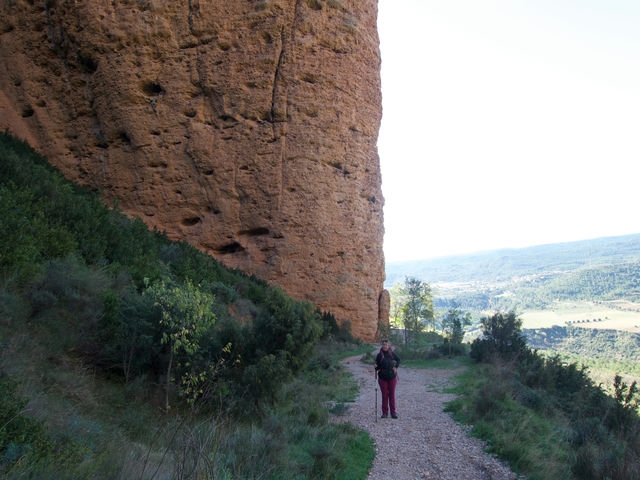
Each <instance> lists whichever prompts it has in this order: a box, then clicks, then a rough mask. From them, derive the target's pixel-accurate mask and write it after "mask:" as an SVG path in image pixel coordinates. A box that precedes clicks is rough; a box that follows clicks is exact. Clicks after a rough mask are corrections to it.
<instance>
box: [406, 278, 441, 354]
mask: <svg viewBox="0 0 640 480" xmlns="http://www.w3.org/2000/svg"><path fill="white" fill-rule="evenodd" d="M401 293H402V295H403V300H404V303H403V304H402V306H401V307H400V312H401V318H402V324H403V326H404V330H405V344H409V343H412V342H414V341H415V340H416V338H417V335H418V334H419V333H420V332H422V331H423V330H424V329H425V328H426V327H427V326H429V325H430V326H431V328H432V329H435V320H434V315H433V298H432V296H431V287H430V286H429V284H428V283H427V282H423V281H421V280H419V279H417V278H412V277H407V278H405V282H404V286H403V288H402V290H401Z"/></svg>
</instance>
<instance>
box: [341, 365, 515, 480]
mask: <svg viewBox="0 0 640 480" xmlns="http://www.w3.org/2000/svg"><path fill="white" fill-rule="evenodd" d="M343 364H344V365H345V366H346V368H347V370H348V371H349V372H350V373H351V374H352V375H353V376H354V378H355V380H356V381H357V382H358V385H359V387H360V395H359V397H358V399H357V400H356V401H355V402H354V403H353V404H350V405H349V409H348V410H347V413H346V414H345V415H343V416H340V417H337V421H347V422H351V423H353V424H354V425H355V426H357V427H358V428H361V429H363V430H366V431H367V432H369V434H370V435H371V437H372V438H373V440H374V442H375V444H376V457H375V460H374V462H373V466H372V469H371V471H370V473H369V477H368V478H369V480H386V479H390V478H393V479H399V480H400V479H401V480H416V479H430V480H515V479H516V478H518V477H517V476H516V475H515V474H514V473H513V472H511V470H510V469H509V468H508V467H507V466H506V465H504V464H503V463H501V462H500V461H499V460H498V459H496V458H495V457H494V456H492V455H490V454H488V453H486V451H485V446H486V445H485V444H484V442H482V441H480V440H478V439H476V438H473V437H470V436H469V435H468V431H467V429H465V428H464V427H463V426H461V425H460V424H458V423H456V422H455V421H454V420H453V419H452V418H451V416H450V415H449V414H447V413H446V412H444V405H445V403H446V402H448V401H451V400H453V399H454V398H455V395H452V394H446V393H443V390H444V389H446V388H447V387H448V386H449V385H450V384H451V381H452V377H453V376H454V375H455V374H456V372H455V371H452V370H443V369H436V368H427V369H411V368H404V367H402V366H401V367H400V368H399V370H398V378H399V379H398V386H397V390H396V406H397V410H398V417H399V418H398V419H390V418H387V419H381V418H380V414H381V412H380V402H381V399H380V392H379V390H376V387H377V383H376V380H375V377H374V370H373V366H372V365H367V364H364V363H362V362H361V361H360V357H359V356H358V357H351V358H348V359H346V360H344V361H343ZM376 395H377V402H376ZM376 403H377V406H378V409H377V410H378V411H376V409H375V407H376Z"/></svg>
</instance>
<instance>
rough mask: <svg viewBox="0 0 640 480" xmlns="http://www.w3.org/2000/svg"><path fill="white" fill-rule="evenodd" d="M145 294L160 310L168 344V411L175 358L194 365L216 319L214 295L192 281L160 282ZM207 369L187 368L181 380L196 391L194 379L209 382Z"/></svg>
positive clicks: (166, 397)
mask: <svg viewBox="0 0 640 480" xmlns="http://www.w3.org/2000/svg"><path fill="white" fill-rule="evenodd" d="M145 295H149V296H150V297H151V298H153V300H154V304H155V305H156V306H158V307H159V308H160V310H161V314H162V317H161V319H160V325H161V326H162V328H163V331H162V340H161V342H162V344H166V345H168V346H169V361H168V362H167V379H166V392H165V409H166V410H168V409H169V389H170V386H171V382H172V380H173V379H172V369H173V367H174V359H175V358H176V357H177V359H178V361H179V362H182V364H181V365H184V366H187V367H190V366H192V364H191V362H192V358H193V357H194V356H195V355H196V354H198V353H199V350H200V339H201V338H202V336H203V334H204V333H205V332H206V331H207V330H208V329H209V328H210V327H211V326H212V325H213V324H214V323H215V320H216V317H215V315H214V313H213V312H212V306H213V302H214V297H213V295H211V294H209V293H206V292H203V291H201V290H200V289H198V287H196V286H194V285H193V284H192V283H191V282H190V281H187V283H186V284H184V285H167V284H165V282H159V283H156V284H153V285H151V286H150V287H149V288H147V290H146V291H145ZM208 371H209V370H208V369H206V370H203V371H197V372H193V371H186V372H185V373H184V374H183V375H182V378H181V382H182V383H183V384H185V385H188V387H189V391H196V392H197V389H195V390H194V385H193V382H194V381H196V380H197V382H198V383H201V382H204V381H206V377H207V374H208ZM194 379H196V380H194Z"/></svg>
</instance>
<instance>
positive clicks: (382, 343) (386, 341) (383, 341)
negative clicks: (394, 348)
mask: <svg viewBox="0 0 640 480" xmlns="http://www.w3.org/2000/svg"><path fill="white" fill-rule="evenodd" d="M385 343H389V340H387V339H384V340H382V341H381V342H380V344H381V345H384V344H385Z"/></svg>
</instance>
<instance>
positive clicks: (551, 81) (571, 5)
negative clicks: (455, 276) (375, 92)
mask: <svg viewBox="0 0 640 480" xmlns="http://www.w3.org/2000/svg"><path fill="white" fill-rule="evenodd" d="M378 30H379V35H380V50H381V55H382V96H383V99H382V104H383V118H382V126H381V129H380V137H379V141H378V150H379V154H380V160H381V168H382V189H383V193H384V196H385V209H384V215H385V230H386V233H385V247H384V250H385V257H386V260H387V261H398V260H414V259H421V258H432V257H439V256H443V255H450V254H458V253H466V252H473V251H479V250H490V249H495V248H503V247H521V246H529V245H538V244H544V243H555V242H563V241H572V240H579V239H585V238H596V237H601V236H612V235H622V234H627V233H640V212H639V211H638V210H639V209H638V206H639V204H640V202H639V201H638V200H639V196H640V188H639V187H638V184H639V183H640V176H639V175H638V171H640V163H638V162H640V1H639V0H528V1H525V0H379V12H378Z"/></svg>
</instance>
